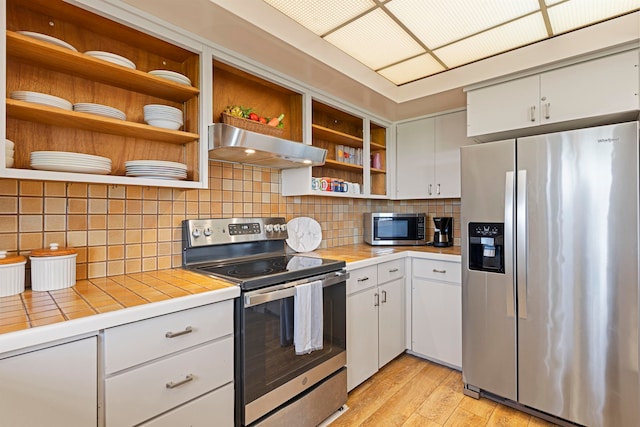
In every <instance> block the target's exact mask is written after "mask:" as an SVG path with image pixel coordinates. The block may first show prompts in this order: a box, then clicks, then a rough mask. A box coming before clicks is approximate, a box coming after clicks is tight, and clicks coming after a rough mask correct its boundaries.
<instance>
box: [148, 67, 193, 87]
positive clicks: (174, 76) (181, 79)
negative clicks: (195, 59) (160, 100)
mask: <svg viewBox="0 0 640 427" xmlns="http://www.w3.org/2000/svg"><path fill="white" fill-rule="evenodd" d="M149 74H151V75H153V76H156V77H162V78H163V79H167V80H171V81H173V82H176V83H181V84H184V85H187V86H191V79H189V77H187V76H185V75H183V74H180V73H176V72H175V71H169V70H151V71H149Z"/></svg>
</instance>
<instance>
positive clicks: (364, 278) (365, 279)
mask: <svg viewBox="0 0 640 427" xmlns="http://www.w3.org/2000/svg"><path fill="white" fill-rule="evenodd" d="M367 280H369V278H368V277H363V278H362V279H358V282H366V281H367Z"/></svg>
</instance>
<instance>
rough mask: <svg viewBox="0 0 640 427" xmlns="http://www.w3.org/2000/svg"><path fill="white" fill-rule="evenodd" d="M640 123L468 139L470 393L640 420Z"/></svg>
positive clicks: (465, 368) (465, 308) (465, 272)
mask: <svg viewBox="0 0 640 427" xmlns="http://www.w3.org/2000/svg"><path fill="white" fill-rule="evenodd" d="M638 156H639V154H638V123H637V122H632V123H623V124H615V125H608V126H602V127H596V128H590V129H580V130H575V131H570V132H562V133H553V134H547V135H541V136H533V137H526V138H519V139H517V140H508V141H500V142H493V143H487V144H479V145H473V146H468V147H463V148H462V150H461V161H462V169H461V170H462V172H461V174H462V200H461V207H462V211H461V219H462V233H463V235H462V238H463V245H462V246H463V247H462V312H463V315H462V325H463V328H462V336H463V339H462V342H463V347H462V376H463V381H464V383H465V393H466V394H468V395H472V396H475V397H477V396H478V394H481V395H482V394H486V395H487V396H491V395H493V397H501V398H504V399H508V401H509V403H511V404H513V405H514V406H520V407H528V408H531V409H534V410H537V411H541V412H544V413H547V414H550V415H552V416H554V417H559V418H562V419H565V420H569V421H571V422H573V423H578V424H584V425H588V426H607V427H609V426H638V425H640V393H639V391H640V377H639V374H638V363H639V347H638V320H639V312H638V297H639V293H638V276H639V273H638V269H639V267H638V253H639V251H638V231H639V227H638V213H639V208H638V177H639V171H638V161H639V157H638Z"/></svg>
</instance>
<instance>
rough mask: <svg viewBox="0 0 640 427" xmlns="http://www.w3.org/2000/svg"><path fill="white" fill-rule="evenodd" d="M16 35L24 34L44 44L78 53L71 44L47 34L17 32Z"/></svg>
mask: <svg viewBox="0 0 640 427" xmlns="http://www.w3.org/2000/svg"><path fill="white" fill-rule="evenodd" d="M16 33H18V34H22V35H23V36H27V37H32V38H34V39H38V40H40V41H43V42H48V43H52V44H55V45H56V46H60V47H64V48H67V49H70V50H72V51H74V52H77V51H78V49H76V48H75V47H73V46H71V45H70V44H69V43H67V42H65V41H62V40H60V39H57V38H55V37H51V36H48V35H46V34H41V33H34V32H33V31H16Z"/></svg>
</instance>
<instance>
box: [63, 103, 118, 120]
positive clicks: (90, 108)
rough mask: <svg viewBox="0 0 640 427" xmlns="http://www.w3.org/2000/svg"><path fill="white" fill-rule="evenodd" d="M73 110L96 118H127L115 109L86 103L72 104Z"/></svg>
mask: <svg viewBox="0 0 640 427" xmlns="http://www.w3.org/2000/svg"><path fill="white" fill-rule="evenodd" d="M73 110H74V111H77V112H80V113H89V114H96V115H98V116H104V117H110V118H112V119H120V120H126V119H127V116H126V115H125V114H124V112H122V111H120V110H118V109H117V108H113V107H109V106H107V105H102V104H91V103H87V102H79V103H77V104H73Z"/></svg>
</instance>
